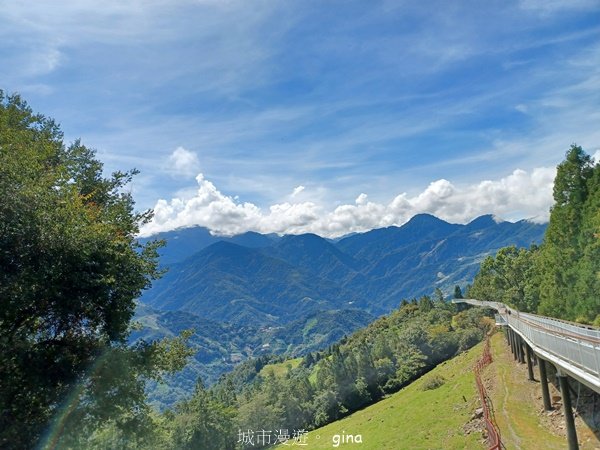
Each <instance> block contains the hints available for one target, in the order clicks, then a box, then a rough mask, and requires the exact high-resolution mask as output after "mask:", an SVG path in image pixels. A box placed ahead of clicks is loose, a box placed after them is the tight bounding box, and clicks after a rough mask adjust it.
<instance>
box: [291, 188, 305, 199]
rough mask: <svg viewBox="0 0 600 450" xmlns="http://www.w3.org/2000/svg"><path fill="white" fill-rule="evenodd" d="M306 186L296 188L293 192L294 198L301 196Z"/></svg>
mask: <svg viewBox="0 0 600 450" xmlns="http://www.w3.org/2000/svg"><path fill="white" fill-rule="evenodd" d="M304 189H305V188H304V186H302V185H300V186H296V187H295V188H294V190H293V191H292V195H291V196H292V198H294V197H296V196H297V195H299V194H300V193H301V192H302V191H303V190H304Z"/></svg>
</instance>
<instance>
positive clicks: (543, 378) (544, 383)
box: [538, 356, 552, 411]
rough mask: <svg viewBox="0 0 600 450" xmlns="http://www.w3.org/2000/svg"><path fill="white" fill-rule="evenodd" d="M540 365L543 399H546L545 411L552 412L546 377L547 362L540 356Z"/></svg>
mask: <svg viewBox="0 0 600 450" xmlns="http://www.w3.org/2000/svg"><path fill="white" fill-rule="evenodd" d="M538 365H539V367H540V383H541V384H542V398H543V399H544V409H545V410H546V411H550V410H552V402H551V401H550V391H549V390H548V376H547V375H546V361H544V360H543V359H542V358H540V357H539V356H538Z"/></svg>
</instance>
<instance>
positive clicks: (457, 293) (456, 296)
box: [454, 284, 464, 299]
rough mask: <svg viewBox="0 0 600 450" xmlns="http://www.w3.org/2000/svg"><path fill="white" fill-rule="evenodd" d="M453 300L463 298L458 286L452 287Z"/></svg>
mask: <svg viewBox="0 0 600 450" xmlns="http://www.w3.org/2000/svg"><path fill="white" fill-rule="evenodd" d="M454 298H456V299H460V298H464V297H463V293H462V290H461V289H460V286H459V285H458V284H457V285H456V286H454Z"/></svg>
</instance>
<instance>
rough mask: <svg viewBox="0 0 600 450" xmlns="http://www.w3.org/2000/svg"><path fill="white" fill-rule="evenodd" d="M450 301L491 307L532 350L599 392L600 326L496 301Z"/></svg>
mask: <svg viewBox="0 0 600 450" xmlns="http://www.w3.org/2000/svg"><path fill="white" fill-rule="evenodd" d="M453 302H455V303H468V304H471V305H476V306H483V307H488V308H493V309H495V310H496V311H498V313H499V314H500V315H501V316H502V317H503V319H504V320H505V321H506V322H507V324H508V326H509V327H510V328H512V329H513V330H514V331H515V332H516V333H518V334H519V335H520V336H521V337H522V338H523V339H524V340H525V341H526V342H527V344H529V346H530V347H531V348H532V350H533V351H534V352H535V353H536V354H538V355H539V356H540V357H542V358H544V359H546V360H548V361H551V362H552V363H553V364H554V365H556V367H557V368H558V369H560V370H561V371H563V372H565V373H566V374H568V375H570V376H571V377H573V378H575V379H576V380H578V381H580V382H582V383H584V384H585V385H587V386H588V387H590V388H591V389H593V390H594V391H596V392H598V393H600V329H598V328H595V327H590V326H587V325H579V324H575V323H573V322H567V321H564V320H560V319H553V318H551V317H544V316H538V315H536V314H528V313H522V312H519V311H517V310H516V309H513V308H509V307H507V306H506V305H504V304H503V303H498V302H485V301H480V300H474V299H460V300H453Z"/></svg>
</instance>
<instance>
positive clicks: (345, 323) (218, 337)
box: [130, 305, 375, 409]
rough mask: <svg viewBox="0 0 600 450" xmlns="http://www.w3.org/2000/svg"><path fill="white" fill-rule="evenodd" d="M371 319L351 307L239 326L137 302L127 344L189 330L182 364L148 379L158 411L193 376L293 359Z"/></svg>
mask: <svg viewBox="0 0 600 450" xmlns="http://www.w3.org/2000/svg"><path fill="white" fill-rule="evenodd" d="M374 319H375V317H373V316H372V315H371V314H369V313H367V312H366V311H361V310H357V309H339V310H328V311H317V312H314V313H311V314H308V315H302V316H301V318H299V319H297V320H294V321H291V322H288V323H286V324H284V325H282V326H256V325H240V324H231V323H228V322H217V321H214V320H210V319H206V318H203V317H200V316H198V315H196V314H192V313H189V312H186V311H159V310H154V309H152V308H149V307H148V306H145V305H138V308H137V310H136V317H135V318H134V320H135V321H136V322H137V323H138V324H139V326H138V327H136V330H135V331H133V332H132V334H131V336H130V340H131V342H138V341H142V340H143V341H148V342H150V341H155V340H161V339H165V338H174V337H176V336H179V335H180V334H181V333H183V332H185V331H186V330H193V333H192V334H191V335H190V337H189V340H188V345H189V347H190V348H191V349H192V351H193V357H192V358H190V360H189V361H188V364H187V365H186V367H185V368H184V369H183V370H181V371H180V372H177V373H176V374H174V375H171V376H168V377H166V379H165V380H164V382H163V383H160V384H157V383H152V384H150V386H149V389H148V392H149V396H150V401H151V402H152V404H153V405H154V406H157V407H158V408H160V409H164V408H166V407H170V406H173V405H174V404H175V402H176V401H178V400H181V399H183V398H185V397H186V396H188V395H189V393H190V392H191V391H193V389H194V386H195V385H196V383H197V381H198V379H201V380H202V382H203V383H206V384H207V385H212V384H213V383H214V382H216V381H217V379H218V378H219V377H220V376H221V375H222V374H223V373H225V372H227V371H230V370H231V369H233V368H234V367H235V366H236V365H238V364H239V363H240V362H242V361H245V360H247V359H249V358H257V357H260V356H264V355H283V354H284V355H286V356H287V357H296V356H302V355H305V354H306V353H308V352H312V351H317V350H322V349H324V348H327V347H328V346H329V345H331V344H334V343H336V342H337V341H339V340H340V339H342V338H343V337H344V336H347V335H350V334H352V333H353V332H354V331H356V330H358V329H360V328H363V327H365V326H366V325H368V324H369V323H371V322H372V321H373V320H374Z"/></svg>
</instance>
